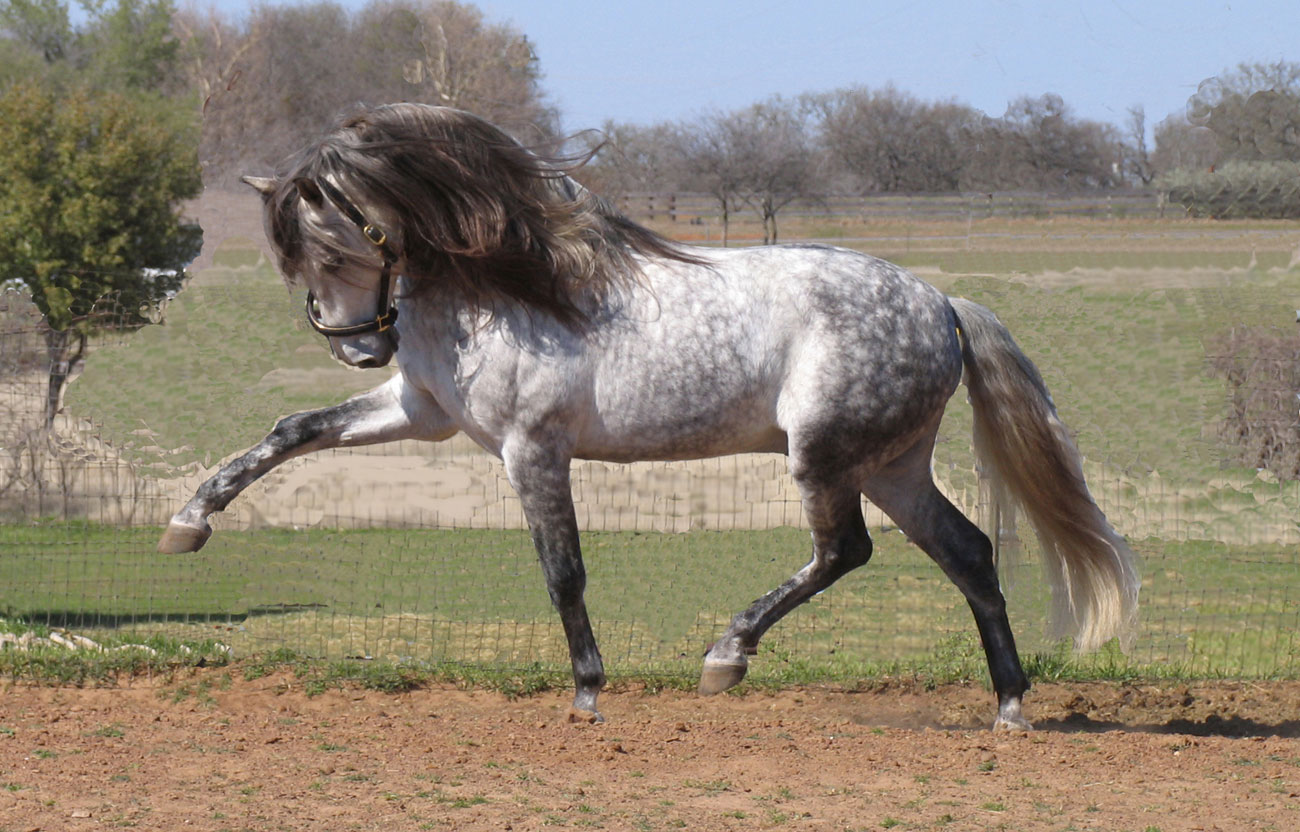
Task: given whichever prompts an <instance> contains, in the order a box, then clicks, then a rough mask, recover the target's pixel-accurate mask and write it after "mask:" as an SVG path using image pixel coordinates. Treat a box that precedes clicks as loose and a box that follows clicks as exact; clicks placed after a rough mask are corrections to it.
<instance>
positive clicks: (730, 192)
mask: <svg viewBox="0 0 1300 832" xmlns="http://www.w3.org/2000/svg"><path fill="white" fill-rule="evenodd" d="M675 146H676V147H675V149H676V153H677V154H678V157H679V158H680V163H681V170H682V174H683V181H684V182H685V183H686V184H687V185H688V187H690V188H691V189H692V190H700V191H704V192H705V193H707V194H708V195H709V196H711V197H713V199H714V201H715V202H717V204H718V210H719V211H720V213H721V215H722V244H723V245H724V246H725V245H727V244H728V242H730V236H731V214H732V212H733V211H735V210H736V209H737V208H738V207H739V206H740V203H741V192H742V190H743V175H742V161H741V159H740V151H739V149H738V148H737V147H736V144H735V136H734V134H733V131H732V130H731V129H730V127H729V125H728V124H727V117H726V116H724V115H722V114H721V113H712V114H709V115H706V116H704V117H702V118H700V119H698V120H697V121H696V122H694V123H687V124H683V125H681V126H680V128H679V129H678V130H677V132H676V135H675Z"/></svg>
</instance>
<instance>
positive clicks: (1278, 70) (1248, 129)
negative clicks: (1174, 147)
mask: <svg viewBox="0 0 1300 832" xmlns="http://www.w3.org/2000/svg"><path fill="white" fill-rule="evenodd" d="M1187 117H1188V121H1190V122H1191V123H1192V124H1196V125H1199V126H1202V127H1206V128H1208V129H1209V130H1210V132H1211V133H1213V134H1214V137H1215V140H1216V141H1217V142H1218V146H1219V154H1220V158H1221V159H1222V160H1224V161H1227V160H1230V159H1232V160H1238V161H1243V162H1260V161H1263V162H1300V63H1293V62H1289V61H1277V62H1275V63H1271V64H1267V63H1256V64H1241V65H1240V66H1238V67H1237V68H1236V69H1235V70H1232V71H1230V72H1225V73H1224V74H1222V75H1220V76H1218V77H1216V78H1210V79H1208V80H1206V81H1204V82H1202V83H1201V85H1200V87H1198V89H1197V91H1196V95H1194V96H1192V98H1191V100H1190V101H1189V102H1188V105H1187Z"/></svg>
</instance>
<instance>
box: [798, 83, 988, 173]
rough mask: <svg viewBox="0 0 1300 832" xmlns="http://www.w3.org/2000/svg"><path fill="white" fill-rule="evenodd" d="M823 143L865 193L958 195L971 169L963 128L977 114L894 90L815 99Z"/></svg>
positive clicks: (840, 93)
mask: <svg viewBox="0 0 1300 832" xmlns="http://www.w3.org/2000/svg"><path fill="white" fill-rule="evenodd" d="M812 102H813V106H814V107H815V108H816V110H817V111H818V115H819V121H820V129H821V140H822V142H823V144H824V145H825V147H826V150H827V152H828V153H829V154H830V156H831V158H833V159H834V160H835V162H836V163H837V164H838V165H839V166H840V167H842V168H843V169H844V170H845V171H846V172H847V173H848V174H849V177H850V179H851V181H853V183H854V185H855V188H856V189H857V190H861V191H864V192H873V191H880V192H886V193H889V192H927V191H953V190H956V189H957V188H958V185H959V183H960V177H961V171H962V168H963V165H964V163H965V152H964V151H965V148H964V146H963V142H962V138H963V128H964V127H965V126H966V125H968V124H970V123H972V122H974V121H976V120H977V115H976V113H975V111H974V110H972V109H971V108H969V107H966V106H964V105H961V104H958V103H956V102H940V103H935V104H930V103H925V102H922V101H919V100H918V99H916V98H913V97H912V96H910V95H908V94H906V93H903V92H900V91H898V90H897V89H895V88H894V87H892V86H887V87H885V88H884V89H883V90H876V91H872V90H869V89H866V88H864V87H853V88H850V89H842V90H837V91H835V92H831V93H828V94H825V95H820V96H815V97H813V99H812Z"/></svg>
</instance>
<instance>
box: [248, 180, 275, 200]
mask: <svg viewBox="0 0 1300 832" xmlns="http://www.w3.org/2000/svg"><path fill="white" fill-rule="evenodd" d="M239 181H240V182H243V183H244V184H245V185H250V186H252V187H253V188H254V189H255V190H256V191H257V192H258V193H259V194H261V195H262V196H270V195H271V194H273V193H275V187H276V181H275V180H274V179H271V178H270V177H266V176H241V177H239Z"/></svg>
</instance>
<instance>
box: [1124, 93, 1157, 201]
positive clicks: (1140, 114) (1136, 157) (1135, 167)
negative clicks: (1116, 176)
mask: <svg viewBox="0 0 1300 832" xmlns="http://www.w3.org/2000/svg"><path fill="white" fill-rule="evenodd" d="M1125 126H1126V127H1127V128H1128V140H1129V144H1128V145H1127V147H1126V148H1125V151H1126V153H1125V155H1126V157H1127V158H1126V160H1125V164H1124V170H1125V172H1126V173H1129V174H1131V175H1132V176H1134V177H1136V178H1137V180H1138V181H1139V182H1141V183H1142V184H1143V185H1150V184H1151V182H1152V180H1154V179H1155V178H1156V169H1155V166H1154V165H1153V164H1152V161H1151V153H1150V152H1149V151H1148V150H1147V111H1146V108H1145V107H1143V106H1142V105H1141V104H1134V105H1133V106H1132V107H1129V108H1128V121H1127V122H1126V124H1125Z"/></svg>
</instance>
